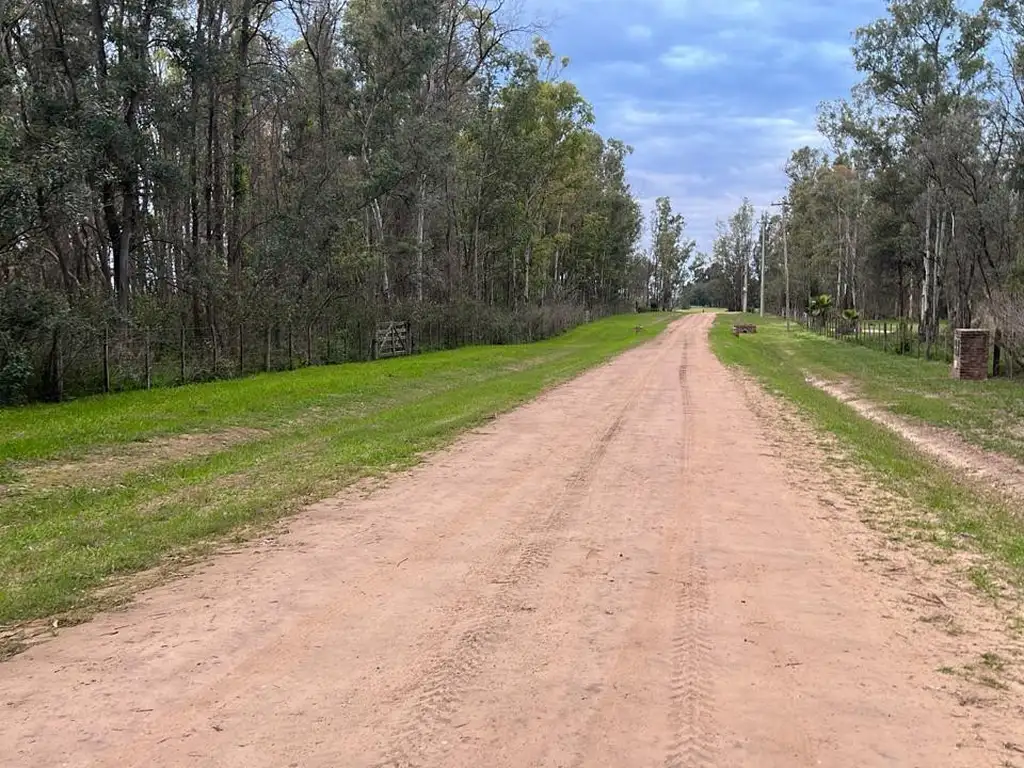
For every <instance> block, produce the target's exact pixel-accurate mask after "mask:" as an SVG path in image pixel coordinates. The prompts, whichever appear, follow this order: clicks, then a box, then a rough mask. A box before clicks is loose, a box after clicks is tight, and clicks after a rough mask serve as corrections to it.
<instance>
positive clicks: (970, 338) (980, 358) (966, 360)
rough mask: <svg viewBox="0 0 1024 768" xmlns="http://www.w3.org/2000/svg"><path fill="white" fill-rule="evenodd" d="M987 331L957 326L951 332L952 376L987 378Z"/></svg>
mask: <svg viewBox="0 0 1024 768" xmlns="http://www.w3.org/2000/svg"><path fill="white" fill-rule="evenodd" d="M988 346H989V332H988V331H986V330H984V329H981V328H957V329H956V331H954V334H953V378H954V379H963V380H965V381H984V380H985V379H987V378H988Z"/></svg>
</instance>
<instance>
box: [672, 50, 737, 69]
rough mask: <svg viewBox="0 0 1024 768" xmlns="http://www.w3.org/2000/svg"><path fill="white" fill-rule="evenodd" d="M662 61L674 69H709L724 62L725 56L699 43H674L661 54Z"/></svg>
mask: <svg viewBox="0 0 1024 768" xmlns="http://www.w3.org/2000/svg"><path fill="white" fill-rule="evenodd" d="M660 61H661V63H662V64H664V65H665V66H666V67H671V68H672V69H680V70H693V69H708V68H710V67H714V66H717V65H718V64H722V63H723V62H724V61H725V56H723V55H722V54H720V53H716V52H715V51H709V50H708V49H707V48H701V47H700V46H697V45H674V46H672V47H671V48H670V49H669V50H668V51H666V52H665V53H663V54H662V55H661V57H660Z"/></svg>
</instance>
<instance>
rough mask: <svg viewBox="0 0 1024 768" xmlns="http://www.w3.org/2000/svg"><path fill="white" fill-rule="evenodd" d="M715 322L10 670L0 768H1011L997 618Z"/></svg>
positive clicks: (1011, 734)
mask: <svg viewBox="0 0 1024 768" xmlns="http://www.w3.org/2000/svg"><path fill="white" fill-rule="evenodd" d="M713 318H714V316H713V315H712V314H710V313H709V314H704V315H702V314H694V315H688V316H686V317H682V318H681V319H679V320H678V321H677V322H675V323H673V324H672V325H670V326H669V327H668V329H667V330H665V331H663V332H662V333H661V334H660V335H658V336H657V338H655V339H654V340H652V341H650V342H649V343H647V344H645V345H642V346H639V347H637V348H635V349H632V350H629V351H626V352H625V353H623V354H622V355H620V356H619V357H617V358H615V359H614V360H613V361H611V362H609V363H607V364H605V365H603V366H600V367H598V368H595V369H593V370H591V371H589V372H587V373H584V374H583V375H581V376H580V377H578V378H576V379H575V380H573V381H571V382H569V383H566V384H563V385H562V386H560V387H557V388H555V389H552V390H550V391H548V392H547V393H546V394H543V395H542V396H540V397H539V398H538V399H536V400H535V401H533V402H531V403H529V404H527V405H525V406H523V407H522V408H520V409H518V410H515V411H512V412H510V413H507V414H506V415H503V416H499V417H497V418H495V419H492V420H489V421H487V422H485V423H484V425H483V426H479V427H477V428H476V429H475V430H473V431H471V432H469V433H468V434H465V435H464V436H463V437H461V438H459V439H458V441H457V442H456V443H455V444H454V445H452V446H451V447H449V448H448V449H446V450H443V451H441V452H438V453H435V454H434V455H433V456H432V457H431V458H429V459H427V460H426V461H425V462H424V463H423V464H421V465H420V466H417V467H415V468H413V469H411V470H408V471H406V472H404V473H402V474H399V475H396V476H393V478H392V479H391V480H389V481H388V482H386V483H384V484H378V485H375V486H363V487H359V488H357V489H350V490H348V491H345V492H343V493H341V495H338V496H335V497H334V498H331V499H329V500H326V501H322V502H320V503H317V504H314V505H312V506H311V507H309V508H308V509H306V510H305V511H304V512H303V514H301V515H299V516H297V517H295V518H293V519H292V521H291V523H290V525H289V529H288V530H287V531H284V530H282V531H280V532H279V533H278V534H277V535H274V536H267V537H264V538H262V539H260V540H259V541H258V542H257V543H254V544H250V545H245V546H241V547H239V548H237V549H236V550H234V551H232V552H231V553H226V554H224V555H222V556H219V557H216V558H214V559H212V560H209V561H208V562H206V563H205V564H204V565H202V566H201V567H199V568H197V569H195V571H194V572H193V573H191V574H190V575H189V576H188V578H182V579H176V580H173V581H169V582H166V583H164V584H162V585H159V586H156V587H155V588H153V589H150V590H148V591H146V592H144V593H143V594H142V595H141V596H140V597H139V598H138V599H137V600H136V601H135V602H134V603H133V604H131V605H130V606H129V607H127V608H126V609H124V610H121V611H113V612H107V613H103V614H100V615H99V616H97V617H96V618H95V619H94V620H93V621H91V622H89V623H86V624H82V625H80V626H76V627H72V628H69V629H67V630H66V631H62V632H61V633H60V634H59V636H58V637H57V638H56V639H52V640H50V641H48V642H42V643H37V644H34V645H33V646H32V647H30V648H28V649H27V650H25V651H24V652H23V653H21V654H18V655H16V656H14V657H13V658H12V659H10V660H9V661H7V662H6V663H5V664H4V665H3V667H2V678H0V680H2V682H0V694H2V695H0V702H2V706H3V707H4V714H3V717H4V727H3V729H2V731H0V763H2V764H4V765H10V766H20V767H22V768H29V767H30V766H53V765H69V766H86V765H90V766H106V765H109V766H115V765H116V766H154V765H166V766H170V765H174V766H177V765H182V766H183V765H189V766H218V767H221V766H246V768H249V767H251V766H275V767H276V766H284V765H294V766H332V767H334V766H412V765H422V766H470V765H488V766H527V765H535V766H564V765H575V766H599V765H604V766H623V765H632V766H737V765H751V766H754V765H756V766H812V765H836V766H839V765H858V766H881V765H901V766H937V765H942V766H980V765H1013V764H1017V763H1020V762H1021V758H1022V755H1021V754H1020V753H1019V751H1015V750H1019V749H1020V747H1021V745H1020V742H1021V741H1022V739H1021V733H1020V722H1021V720H1020V716H1021V713H1020V711H1019V701H1020V699H1019V698H1015V692H1019V687H1017V686H1019V680H1015V679H1014V678H1013V677H1012V675H1013V674H1016V673H1015V672H1013V657H1012V656H1011V655H1010V653H1009V652H1007V651H1006V650H1005V647H1006V646H1005V643H1010V642H1012V641H1011V640H1008V639H1007V638H1009V637H1010V634H1008V631H1007V630H1006V629H1005V627H1003V626H997V624H998V621H997V620H996V617H997V616H998V611H997V610H996V607H995V605H994V604H993V603H992V602H991V601H987V600H985V599H983V598H981V597H978V596H976V595H975V594H973V593H972V592H970V591H969V590H967V589H965V588H963V587H962V586H961V585H959V584H958V583H956V582H955V579H954V578H953V577H952V576H950V575H949V574H951V573H952V572H953V569H954V568H955V567H956V565H957V563H956V562H946V563H945V564H943V563H941V562H940V561H939V560H938V559H935V558H933V559H931V560H929V559H928V558H930V557H932V555H931V554H930V553H931V551H932V550H930V549H928V543H927V542H918V541H913V540H912V539H913V537H912V536H907V537H905V538H903V539H900V538H899V537H898V536H897V535H896V534H897V533H899V529H897V528H896V527H894V526H890V527H889V528H885V526H883V525H881V523H880V518H879V517H875V518H871V517H866V516H865V510H871V511H873V513H874V514H875V515H876V516H882V517H884V514H883V513H882V512H881V511H880V510H884V509H886V508H887V507H886V504H887V500H889V501H891V498H892V496H891V495H888V494H889V491H888V490H887V486H886V483H885V482H881V481H879V480H877V479H876V478H875V477H874V475H873V474H872V473H873V472H874V470H873V469H872V468H870V467H865V466H863V465H862V464H861V463H859V462H857V461H855V459H856V455H855V452H856V449H857V444H856V441H855V440H854V441H852V442H851V441H849V440H844V441H841V442H836V443H835V445H834V446H833V450H832V452H831V453H829V455H828V458H829V460H828V461H823V455H824V454H823V452H822V450H821V447H820V445H819V443H818V442H817V441H819V440H821V439H824V438H820V434H821V433H818V432H816V431H815V430H814V428H813V424H814V419H816V418H818V417H820V416H821V414H822V413H824V412H825V411H826V410H828V408H831V407H832V406H824V405H823V406H822V408H823V410H822V411H820V412H819V411H815V410H813V409H811V410H810V411H809V413H810V417H811V418H810V419H807V418H806V417H805V416H800V415H797V412H796V411H795V410H792V409H790V406H789V405H788V404H787V402H786V401H785V400H776V399H773V398H771V397H770V396H769V395H767V394H765V393H764V392H763V391H762V390H761V389H760V388H758V387H757V386H756V385H754V384H752V383H750V380H748V379H747V378H746V377H745V375H744V374H741V373H739V372H733V371H730V370H729V369H728V368H726V367H725V366H724V365H723V364H722V363H721V362H719V360H717V359H716V357H715V356H714V355H713V353H712V351H711V347H710V346H709V342H708V332H709V329H710V328H711V326H712V323H713ZM729 321H730V318H729V317H727V316H723V321H722V322H721V323H719V324H718V326H716V327H715V328H714V329H713V330H712V331H711V336H712V342H713V343H714V344H715V346H716V348H717V349H718V351H719V353H720V354H721V355H722V356H723V357H725V358H726V359H727V360H730V361H731V362H743V361H741V360H739V359H738V358H739V357H741V356H742V355H743V354H745V352H744V350H750V349H751V348H752V346H751V345H753V344H762V345H764V344H768V342H764V341H761V340H760V338H759V337H742V338H740V339H732V338H731V336H730V335H729V334H728V325H727V323H728V322H729ZM617 322H620V323H621V321H617ZM601 327H604V328H605V329H606V332H607V325H603V326H601ZM584 330H586V329H584ZM591 332H593V329H591ZM742 345H746V346H742ZM769 346H770V344H769ZM556 348H557V347H556ZM476 354H483V352H479V353H476ZM429 361H430V357H429V356H428V357H424V358H421V359H420V360H419V361H416V364H418V365H423V366H429V365H430V362H429ZM410 362H411V361H410ZM749 362H750V361H749V360H748V361H747V362H746V363H745V364H749ZM750 368H751V370H753V371H754V372H755V373H759V374H761V375H764V372H765V370H767V369H766V368H765V367H764V366H761V367H760V368H758V366H757V365H750ZM353 375H355V374H353ZM507 375H508V376H509V379H508V380H510V381H515V380H516V379H515V377H516V376H517V375H518V374H515V373H512V374H507ZM284 376H286V377H287V376H288V374H284ZM300 380H301V379H300ZM244 383H245V382H232V383H230V384H232V385H233V386H238V385H240V384H244ZM217 386H222V385H217ZM480 386H485V385H480ZM794 386H795V385H794ZM775 388H776V389H778V390H779V391H780V392H781V393H782V394H784V395H789V396H791V401H792V396H794V395H795V394H796V390H793V389H790V390H786V389H785V385H784V384H780V383H778V382H776V386H775ZM814 391H815V392H818V394H819V395H821V396H822V397H826V396H825V395H824V394H822V393H820V391H818V390H814ZM368 399H369V398H368ZM467 399H468V400H470V401H473V397H471V396H467ZM822 402H823V403H824V402H825V401H822ZM834 402H835V401H834ZM836 407H841V406H838V405H837V406H836ZM261 418H262V417H261ZM289 418H290V417H289ZM837 418H838V417H837ZM850 418H859V417H856V416H855V415H854V416H851V417H850ZM285 420H286V421H287V419H285ZM477 422H478V423H479V420H477ZM860 429H861V436H862V437H864V436H866V435H868V434H869V430H871V429H879V428H877V427H874V426H872V425H870V423H869V422H864V425H863V426H862V427H861V428H860ZM865 439H866V438H865ZM851 446H852V447H851ZM25 450H28V449H27V448H26V449H25ZM39 450H40V451H42V450H43V449H42V448H40V449H39ZM282 455H287V452H286V451H285V452H284V453H282V454H281V455H277V454H275V455H274V458H273V460H272V462H271V464H269V465H267V471H268V472H269V473H271V476H273V477H277V475H274V474H273V472H274V469H273V462H276V461H278V460H280V456H282ZM921 461H923V459H922V460H921ZM311 468H312V471H314V472H315V471H316V464H315V462H314V463H313V464H312V465H311ZM876 469H877V468H876ZM908 471H909V470H908ZM904 479H906V478H904ZM258 481H259V477H258V472H257V474H256V475H255V476H254V477H253V478H252V482H258ZM241 492H242V493H243V495H244V493H245V492H244V491H241ZM917 502H918V500H917V499H915V498H914V497H907V498H901V500H900V504H899V505H898V506H899V510H898V512H899V513H900V514H902V515H904V517H906V516H908V513H907V509H908V508H909V507H910V506H913V505H915V504H917ZM926 502H927V500H926V499H925V500H921V504H922V505H924V504H926ZM922 509H925V506H922ZM894 514H895V513H894ZM5 530H6V529H5ZM903 532H904V533H906V531H905V530H904V531H903ZM968 554H969V553H966V552H965V553H964V556H965V557H966V556H967V555H968ZM983 555H984V553H977V556H978V557H981V556H983ZM54 567H56V566H54ZM23 605H24V604H23ZM25 610H28V608H25ZM954 628H956V631H954ZM1000 643H1003V644H1004V645H1000ZM967 662H970V663H967ZM1014 701H1016V702H1017V703H1016V704H1015V703H1014ZM1015 707H1016V709H1015ZM1014 760H1017V763H1014V762H1013V761H1014Z"/></svg>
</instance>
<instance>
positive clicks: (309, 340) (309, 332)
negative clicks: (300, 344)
mask: <svg viewBox="0 0 1024 768" xmlns="http://www.w3.org/2000/svg"><path fill="white" fill-rule="evenodd" d="M312 364H313V324H312V323H306V365H312Z"/></svg>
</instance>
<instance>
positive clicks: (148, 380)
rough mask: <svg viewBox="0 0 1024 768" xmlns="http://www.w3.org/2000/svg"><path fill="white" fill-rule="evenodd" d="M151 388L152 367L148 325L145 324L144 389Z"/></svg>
mask: <svg viewBox="0 0 1024 768" xmlns="http://www.w3.org/2000/svg"><path fill="white" fill-rule="evenodd" d="M152 388H153V367H152V365H151V364H150V359H149V326H146V389H152Z"/></svg>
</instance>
